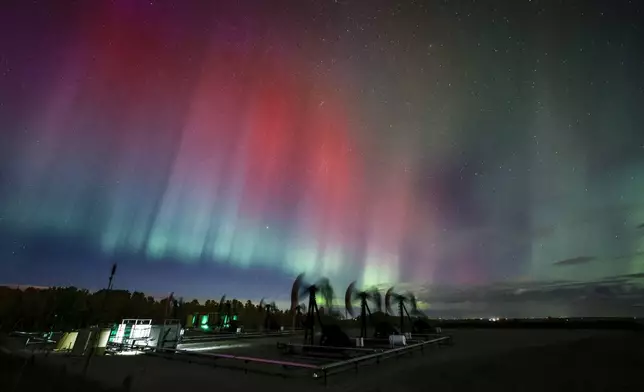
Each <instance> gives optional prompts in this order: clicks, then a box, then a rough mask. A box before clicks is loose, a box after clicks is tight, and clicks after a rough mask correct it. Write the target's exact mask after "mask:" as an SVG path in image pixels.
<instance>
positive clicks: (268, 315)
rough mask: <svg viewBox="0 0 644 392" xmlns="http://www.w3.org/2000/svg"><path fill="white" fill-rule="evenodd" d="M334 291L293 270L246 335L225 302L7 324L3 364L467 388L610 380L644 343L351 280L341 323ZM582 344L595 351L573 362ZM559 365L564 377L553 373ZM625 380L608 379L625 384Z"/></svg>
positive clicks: (72, 378) (238, 382)
mask: <svg viewBox="0 0 644 392" xmlns="http://www.w3.org/2000/svg"><path fill="white" fill-rule="evenodd" d="M333 295H334V294H333V289H332V287H331V285H330V284H329V282H328V280H327V279H321V280H319V281H318V282H316V283H307V282H305V280H304V276H303V275H300V276H298V278H297V279H296V280H295V282H294V283H293V287H292V290H291V309H290V314H291V316H292V318H291V323H290V325H281V323H280V322H279V320H278V319H277V317H275V314H276V307H275V304H273V303H267V302H265V301H262V302H261V303H260V306H259V308H260V309H261V311H262V314H263V321H262V325H261V327H260V328H259V329H258V330H253V331H250V330H246V329H245V328H244V323H243V320H242V319H240V317H239V315H238V314H237V312H236V310H235V309H234V307H233V306H231V302H230V301H225V298H222V299H221V300H220V302H219V304H220V306H219V309H218V311H217V312H215V313H196V314H188V315H185V319H184V320H181V319H165V320H163V321H162V322H161V321H159V322H157V321H155V320H152V319H123V320H121V321H120V322H117V323H113V324H111V325H110V326H109V327H108V326H107V325H106V326H105V327H94V328H85V329H81V330H72V331H61V332H55V333H54V332H51V333H48V334H35V333H26V332H19V331H15V332H14V333H12V334H11V335H10V336H9V337H5V338H3V341H2V342H1V343H2V357H3V359H7V358H11V361H10V364H9V366H5V367H4V371H5V372H10V374H11V382H10V385H12V386H13V388H14V390H18V389H16V388H19V389H21V390H37V389H38V388H39V386H42V385H46V386H48V387H50V388H54V389H53V390H69V389H71V390H74V388H76V389H79V388H80V389H83V390H97V391H104V390H115V391H116V390H118V391H147V390H173V389H177V388H186V387H187V388H190V389H196V388H200V389H202V388H215V387H216V390H221V391H227V390H231V391H232V390H258V389H266V388H268V389H269V390H277V389H279V390H282V391H290V390H293V391H296V390H297V391H301V390H302V388H306V389H307V390H317V389H320V390H326V389H329V388H331V389H333V390H337V389H339V390H352V391H353V390H355V391H376V390H380V389H383V390H384V389H391V388H394V389H396V390H421V389H424V388H427V387H429V386H433V387H450V388H454V390H457V389H458V388H461V387H462V388H465V389H467V388H471V387H473V385H470V384H469V383H470V381H468V380H470V378H469V376H468V375H470V374H478V376H477V381H476V386H478V385H485V384H486V383H489V384H490V386H491V387H493V386H496V387H499V388H500V386H501V385H506V386H507V385H510V386H511V388H519V387H521V388H524V389H525V388H546V387H547V386H548V385H549V384H548V383H549V382H550V383H553V382H556V380H557V379H558V377H559V378H561V377H563V376H565V377H564V378H566V377H568V378H570V377H571V374H569V372H570V371H571V369H572V370H574V369H577V368H578V370H579V371H582V372H583V371H584V368H583V366H582V365H581V364H582V363H584V361H586V362H587V361H591V363H592V366H599V365H600V364H601V366H602V368H603V369H604V372H602V373H601V375H603V376H605V377H608V376H607V375H610V377H609V378H608V379H610V382H611V385H614V383H615V379H616V377H617V376H615V375H614V374H613V373H614V372H617V373H618V374H619V373H620V372H621V373H623V374H624V375H627V374H629V369H632V366H633V364H637V363H642V359H643V358H644V357H643V356H642V350H641V349H640V348H639V347H641V345H638V344H634V343H636V342H642V341H643V338H642V336H641V332H639V331H628V329H629V328H626V329H624V328H621V329H617V330H616V329H614V328H612V329H607V328H603V329H600V328H548V329H544V328H534V327H530V328H517V327H516V325H514V328H481V327H480V326H478V327H477V325H475V324H472V322H470V323H468V324H461V325H457V324H454V323H452V324H449V323H445V322H440V321H438V320H430V319H428V318H427V317H426V316H424V315H423V314H422V313H421V312H420V311H418V309H417V305H416V299H415V297H414V295H413V294H412V293H398V292H396V290H395V288H390V289H388V290H386V292H385V293H384V295H381V292H380V291H379V290H376V289H365V290H362V289H359V288H357V287H356V285H355V283H352V284H351V285H349V287H348V288H347V289H346V291H345V293H344V298H343V299H344V311H345V312H346V314H347V315H349V316H351V317H348V318H347V319H345V320H338V319H333V318H330V317H328V316H326V315H325V314H324V311H323V310H322V309H323V308H322V307H319V306H318V300H320V301H324V303H325V304H328V303H332V297H333ZM492 321H498V320H492ZM492 324H497V325H500V324H499V323H492ZM630 324H633V325H635V324H636V323H634V322H633V323H630ZM630 324H629V325H630ZM450 326H451V327H452V328H450ZM454 326H458V328H453V327H454ZM468 326H469V328H468ZM472 326H474V328H472ZM630 329H637V328H630ZM584 350H586V351H588V352H589V353H590V352H592V353H597V352H601V353H602V354H601V355H596V354H595V355H590V354H589V355H587V356H585V357H584V358H581V359H580V358H578V354H577V353H579V352H584ZM618 351H619V352H620V353H621V354H620V355H619V356H616V355H614V354H615V353H616V352H618ZM611 353H612V354H611ZM573 362H574V363H576V364H577V367H571V365H570V363H573ZM564 363H565V366H561V364H564ZM544 366H550V367H551V368H552V367H554V370H553V369H551V370H549V371H548V374H549V375H551V376H552V378H543V379H538V380H532V382H531V383H530V384H529V385H523V384H522V383H525V378H524V377H523V376H522V374H524V373H525V369H527V368H530V367H532V369H533V370H534V368H540V367H541V368H543V367H544ZM584 366H591V365H588V364H587V365H584ZM7 369H9V370H7ZM562 369H566V371H565V374H560V375H557V371H560V372H561V371H562ZM522 372H523V373H522ZM531 374H534V373H531ZM624 375H622V376H619V377H617V379H622V380H627V379H628V378H627V377H626V376H624ZM531 377H533V376H531ZM620 377H621V378H620ZM577 382H579V381H578V380H577ZM588 382H590V381H588ZM590 384H592V385H601V381H597V380H593V381H592V382H590ZM468 385H469V386H468ZM512 385H513V386H512ZM629 385H633V384H632V381H631V384H629ZM56 387H59V389H55V388H56ZM530 390H532V389H530ZM534 390H538V389H534Z"/></svg>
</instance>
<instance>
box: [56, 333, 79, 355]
mask: <svg viewBox="0 0 644 392" xmlns="http://www.w3.org/2000/svg"><path fill="white" fill-rule="evenodd" d="M77 337H78V332H77V331H72V332H65V333H64V334H63V336H61V338H60V339H59V340H58V342H56V351H71V350H72V348H73V347H74V343H76V338H77Z"/></svg>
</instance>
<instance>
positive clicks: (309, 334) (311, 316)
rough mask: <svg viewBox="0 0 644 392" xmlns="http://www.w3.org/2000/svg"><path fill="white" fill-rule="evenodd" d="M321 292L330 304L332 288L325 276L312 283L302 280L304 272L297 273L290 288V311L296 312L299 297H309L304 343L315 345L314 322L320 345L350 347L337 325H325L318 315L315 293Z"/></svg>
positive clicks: (349, 342)
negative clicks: (317, 329)
mask: <svg viewBox="0 0 644 392" xmlns="http://www.w3.org/2000/svg"><path fill="white" fill-rule="evenodd" d="M318 293H319V294H321V295H322V297H323V298H324V301H325V303H326V304H328V305H329V306H330V304H331V303H332V302H333V288H332V287H331V284H330V283H329V280H328V279H327V278H322V279H320V280H318V281H317V282H316V283H314V284H307V283H305V282H304V274H300V275H298V277H297V278H296V279H295V281H294V282H293V288H292V289H291V312H292V313H296V308H297V306H298V304H299V299H300V298H301V297H304V296H307V295H308V297H309V304H308V307H307V314H306V318H305V321H304V344H309V345H312V346H314V345H315V322H316V320H317V322H318V323H319V324H320V329H321V330H322V335H321V337H320V346H333V347H350V346H351V339H349V336H347V334H346V333H344V331H342V329H341V328H340V327H339V326H338V325H333V324H328V325H325V324H324V323H323V322H322V318H321V317H320V310H319V308H318V304H317V298H316V296H317V294H318Z"/></svg>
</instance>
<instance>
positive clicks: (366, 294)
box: [344, 281, 382, 338]
mask: <svg viewBox="0 0 644 392" xmlns="http://www.w3.org/2000/svg"><path fill="white" fill-rule="evenodd" d="M355 286H356V282H355V281H353V282H352V283H351V284H350V285H349V287H348V288H347V292H346V293H345V295H344V305H345V308H346V310H347V313H349V314H350V315H351V316H352V317H354V316H355V314H354V311H353V306H352V304H351V303H352V302H353V301H354V300H360V337H361V338H366V337H367V318H369V319H371V318H372V314H371V309H370V308H369V302H373V304H374V305H375V309H376V312H380V311H381V309H382V296H381V295H380V292H379V291H378V289H377V288H371V289H367V290H357V289H356V287H355Z"/></svg>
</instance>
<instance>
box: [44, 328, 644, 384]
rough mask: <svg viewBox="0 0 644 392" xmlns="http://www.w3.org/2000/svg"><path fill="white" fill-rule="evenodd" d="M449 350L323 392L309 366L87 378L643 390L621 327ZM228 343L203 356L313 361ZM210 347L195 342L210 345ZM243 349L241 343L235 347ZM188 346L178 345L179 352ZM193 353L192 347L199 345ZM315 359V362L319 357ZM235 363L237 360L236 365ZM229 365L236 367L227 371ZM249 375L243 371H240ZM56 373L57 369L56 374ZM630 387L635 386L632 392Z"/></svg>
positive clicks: (464, 340) (514, 337)
mask: <svg viewBox="0 0 644 392" xmlns="http://www.w3.org/2000/svg"><path fill="white" fill-rule="evenodd" d="M447 333H449V334H451V335H453V337H454V343H455V344H454V345H453V346H447V347H440V348H439V347H436V348H431V349H426V350H424V352H423V353H421V352H415V353H412V354H406V355H404V356H401V357H399V358H392V359H388V360H386V361H383V362H381V363H380V364H375V363H374V364H371V365H364V366H360V367H358V368H357V370H355V369H354V370H350V371H347V372H344V373H341V374H337V375H334V376H332V377H330V378H329V379H328V385H327V386H326V387H325V386H324V384H323V383H322V382H321V381H320V380H316V379H314V378H313V377H312V372H311V371H307V370H306V369H301V370H286V369H283V368H282V367H279V366H265V365H257V366H255V365H247V364H244V363H243V361H242V362H240V361H228V360H213V359H210V358H203V359H200V358H196V359H191V362H188V361H186V360H184V359H181V360H178V359H179V358H177V356H175V360H169V359H166V358H163V357H158V356H147V355H137V356H105V357H95V358H93V360H92V364H91V367H90V369H89V371H88V376H89V378H90V379H92V380H94V381H97V382H98V383H100V384H101V385H104V386H106V387H109V388H117V387H120V386H121V385H122V383H123V380H125V379H126V378H129V379H130V381H131V390H132V391H146V390H157V391H166V390H168V391H170V390H176V389H178V388H186V387H187V388H190V389H191V388H201V389H203V388H204V387H207V388H208V387H212V388H214V387H215V386H216V389H217V390H218V391H246V390H248V391H254V390H259V389H268V390H279V391H301V390H302V388H304V387H308V388H309V389H312V390H342V391H356V392H357V391H368V392H374V391H380V390H382V391H385V390H390V391H391V390H395V391H420V390H428V389H431V388H442V389H444V390H452V391H454V390H457V391H458V390H473V389H474V390H481V389H488V388H489V389H490V390H495V391H498V390H517V389H520V390H534V391H543V390H563V389H562V388H565V389H566V390H567V391H570V390H621V388H622V387H625V386H628V387H629V388H630V389H631V390H637V389H638V388H642V390H644V383H643V382H642V381H640V377H639V376H638V374H639V372H640V371H641V368H642V366H644V352H643V349H644V336H643V335H642V334H641V333H637V332H627V331H593V330H583V331H579V330H577V331H575V330H474V329H468V330H453V331H447ZM244 340H245V339H235V340H229V341H218V342H216V344H217V345H219V347H217V348H213V349H212V350H204V351H203V352H206V353H208V352H211V353H225V354H233V355H236V356H252V357H262V358H267V359H279V360H285V361H293V362H301V363H313V362H315V361H311V360H310V359H309V360H307V359H306V358H296V357H292V356H288V355H284V354H280V352H279V351H278V350H277V348H276V346H277V342H278V341H280V342H288V341H293V342H294V343H301V342H302V337H301V336H300V337H295V336H288V337H281V338H275V337H271V338H258V339H248V340H245V341H244ZM206 344H207V343H198V345H201V347H202V348H204V347H205V348H208V346H206ZM240 344H241V345H242V346H239V345H240ZM183 348H185V347H183ZM191 348H198V347H197V346H196V345H195V346H193V347H191ZM83 360H84V359H83V358H73V357H70V356H66V355H50V356H49V357H48V358H44V357H37V358H36V361H38V362H39V363H41V362H44V363H47V364H49V365H51V366H52V367H53V368H55V369H60V368H61V367H62V366H63V365H64V366H65V367H66V369H67V372H68V373H72V374H73V373H80V372H81V369H82V365H83ZM316 361H318V362H319V360H316ZM233 362H235V364H234V365H233ZM229 365H233V366H232V367H233V368H231V367H230V366H229ZM246 369H247V370H248V372H247V373H246ZM54 373H55V372H54ZM631 387H632V388H631Z"/></svg>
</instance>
